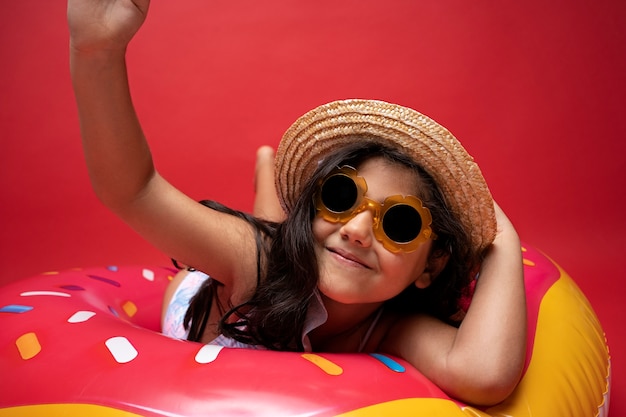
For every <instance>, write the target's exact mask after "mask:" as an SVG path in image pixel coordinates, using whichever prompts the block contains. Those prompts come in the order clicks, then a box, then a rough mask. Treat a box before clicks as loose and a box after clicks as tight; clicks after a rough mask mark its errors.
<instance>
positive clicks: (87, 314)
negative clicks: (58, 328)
mask: <svg viewBox="0 0 626 417" xmlns="http://www.w3.org/2000/svg"><path fill="white" fill-rule="evenodd" d="M95 315H96V313H94V312H93V311H77V312H76V313H74V314H72V317H70V318H69V319H67V322H68V323H82V322H85V321H87V320H89V319H90V318H92V317H93V316H95Z"/></svg>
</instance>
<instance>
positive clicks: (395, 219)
mask: <svg viewBox="0 0 626 417" xmlns="http://www.w3.org/2000/svg"><path fill="white" fill-rule="evenodd" d="M382 226H383V230H384V232H385V234H386V235H387V236H388V237H389V239H391V240H393V241H394V242H398V243H408V242H410V241H412V240H413V239H415V238H416V237H417V236H418V235H419V233H420V231H421V230H422V217H421V216H420V214H419V213H418V212H417V210H415V209H414V208H413V207H411V206H409V205H406V204H397V205H395V206H393V207H391V208H390V209H389V210H387V212H386V213H385V217H384V218H383V222H382Z"/></svg>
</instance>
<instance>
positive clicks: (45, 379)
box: [0, 248, 610, 417]
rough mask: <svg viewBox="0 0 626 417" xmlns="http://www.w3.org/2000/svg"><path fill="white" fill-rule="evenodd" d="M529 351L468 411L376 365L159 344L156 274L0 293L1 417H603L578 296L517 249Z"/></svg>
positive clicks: (98, 275)
mask: <svg viewBox="0 0 626 417" xmlns="http://www.w3.org/2000/svg"><path fill="white" fill-rule="evenodd" d="M524 264H525V281H526V290H527V299H528V352H527V362H526V367H525V371H524V375H523V378H522V380H521V382H520V383H519V385H518V387H517V388H516V390H515V391H514V392H513V394H512V395H511V396H510V397H509V398H508V399H506V400H505V401H504V402H502V403H501V404H499V405H497V406H494V407H490V408H482V409H479V408H475V407H471V406H468V405H466V404H463V403H460V402H458V401H456V400H454V399H452V398H450V397H448V396H447V395H446V394H445V393H443V392H442V391H441V390H440V389H439V388H438V387H437V386H435V385H434V384H432V383H431V382H430V381H428V380H427V379H426V378H425V377H424V376H422V375H421V374H420V373H419V372H418V371H416V370H415V369H414V368H412V367H411V366H410V365H408V364H407V363H406V362H404V361H402V360H400V359H398V358H393V357H388V356H384V355H367V354H325V353H319V354H308V353H305V354H303V353H292V352H272V351H257V350H247V349H229V348H221V347H216V346H209V345H202V344H199V343H193V342H187V341H180V340H174V339H170V338H168V337H165V336H163V335H162V334H160V333H159V327H160V312H161V297H162V294H163V291H164V289H165V287H166V285H167V283H168V282H169V280H171V279H172V276H173V275H174V274H175V272H176V271H175V270H172V269H168V268H145V267H123V268H122V267H119V268H118V267H108V268H93V269H83V270H79V269H76V270H70V271H66V272H54V273H47V274H43V275H40V276H37V277H33V278H30V279H25V280H21V281H18V282H14V283H12V284H10V285H7V286H5V287H4V288H1V289H0V328H1V329H2V331H1V332H0V349H1V352H0V369H1V373H2V377H1V378H0V416H2V417H4V416H12V417H15V416H18V417H19V416H27V415H28V416H33V415H41V416H51V415H62V416H205V415H219V416H228V415H236V416H249V415H262V416H282V415H290V416H293V415H300V416H304V415H306V416H345V417H348V416H349V417H359V416H403V415H406V416H415V415H429V416H465V417H467V416H475V417H476V416H478V417H480V416H496V415H497V416H504V415H506V416H516V417H520V416H550V417H556V416H567V417H575V416H606V415H607V413H608V403H609V388H610V360H609V352H608V348H607V344H606V340H605V336H604V333H603V331H602V328H601V326H600V323H599V322H598V319H597V317H596V315H595V313H594V312H593V310H592V308H591V306H590V305H589V303H588V301H587V300H586V299H585V297H584V295H583V294H582V293H581V291H580V290H579V289H578V287H577V286H576V285H575V284H574V282H573V281H572V280H571V278H569V276H568V275H567V274H565V273H564V272H563V271H562V270H561V269H560V268H559V267H558V266H557V265H556V264H554V263H553V262H552V261H551V260H550V259H548V258H547V257H545V256H544V255H542V254H541V253H540V252H538V251H537V250H534V249H532V248H527V249H525V253H524Z"/></svg>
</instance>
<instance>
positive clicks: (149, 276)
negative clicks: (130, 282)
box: [141, 269, 154, 281]
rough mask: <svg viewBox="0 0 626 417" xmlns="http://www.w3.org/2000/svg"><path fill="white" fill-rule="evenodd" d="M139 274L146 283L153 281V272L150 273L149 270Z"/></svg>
mask: <svg viewBox="0 0 626 417" xmlns="http://www.w3.org/2000/svg"><path fill="white" fill-rule="evenodd" d="M141 274H142V275H143V277H144V278H145V279H147V280H148V281H154V271H151V270H149V269H144V270H143V271H141Z"/></svg>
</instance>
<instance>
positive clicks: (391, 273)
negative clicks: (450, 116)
mask: <svg viewBox="0 0 626 417" xmlns="http://www.w3.org/2000/svg"><path fill="white" fill-rule="evenodd" d="M357 169H358V174H359V176H361V177H363V178H364V179H365V181H366V183H367V193H366V196H367V197H369V198H370V199H372V200H375V201H378V202H382V201H384V200H385V198H386V197H388V196H391V195H396V194H400V195H404V196H406V195H415V196H417V197H419V196H420V195H421V194H422V193H420V189H419V181H418V179H417V178H416V176H415V172H414V171H413V170H411V169H410V168H408V167H405V166H403V165H400V164H395V163H392V162H390V161H388V160H386V159H384V158H381V157H375V158H371V159H368V160H366V161H365V162H363V163H362V164H361V165H360V166H359V167H357ZM372 224H373V213H372V212H371V211H369V210H364V211H362V212H360V213H358V214H357V215H356V216H354V217H353V218H352V219H350V220H348V221H347V222H346V223H331V222H329V221H326V220H324V219H323V218H321V217H319V216H316V217H315V219H314V220H313V235H314V236H315V240H316V245H315V248H316V249H315V250H316V255H317V259H318V263H319V270H320V277H319V283H318V287H319V290H320V291H321V293H322V294H323V295H325V296H326V297H328V298H330V299H332V300H334V301H336V302H338V303H342V304H363V303H379V302H383V301H386V300H389V299H391V298H393V297H395V296H396V295H398V294H399V293H401V292H402V291H403V290H404V289H405V288H407V287H408V286H410V285H414V284H416V285H418V286H419V287H426V286H428V284H430V277H429V275H428V274H424V271H425V268H426V262H427V260H428V255H429V253H430V248H431V245H432V241H431V240H428V241H426V242H425V243H423V244H422V245H421V246H419V247H418V249H417V250H415V251H413V252H410V253H405V252H398V253H393V252H390V251H388V250H387V249H385V248H384V247H383V245H382V243H381V242H379V241H378V240H376V237H375V236H374V231H373V229H372Z"/></svg>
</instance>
